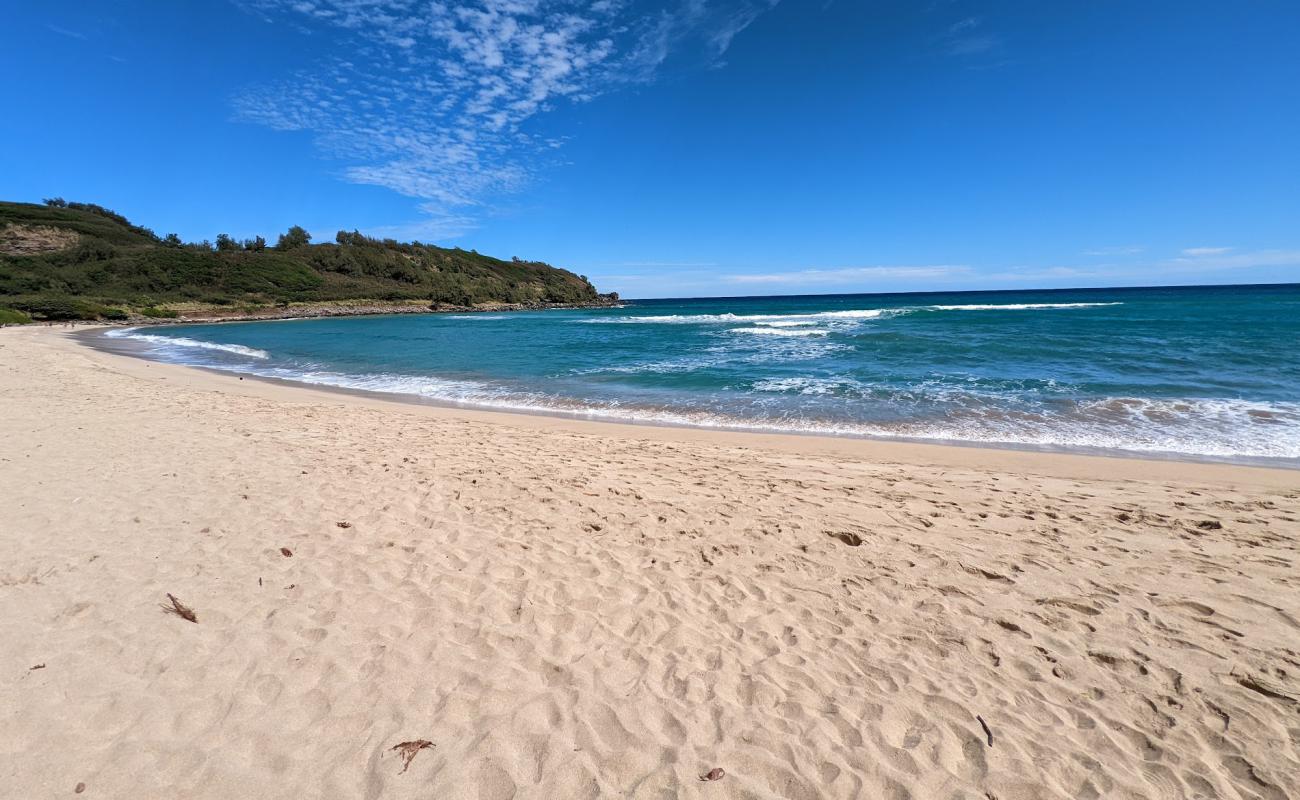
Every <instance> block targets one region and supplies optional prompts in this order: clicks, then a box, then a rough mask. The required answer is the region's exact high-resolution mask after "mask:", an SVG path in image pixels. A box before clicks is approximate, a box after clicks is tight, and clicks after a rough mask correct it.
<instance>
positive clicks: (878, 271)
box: [721, 264, 970, 286]
mask: <svg viewBox="0 0 1300 800" xmlns="http://www.w3.org/2000/svg"><path fill="white" fill-rule="evenodd" d="M969 272H970V267H968V266H965V265H962V264H937V265H930V266H874V267H840V268H836V269H801V270H795V271H792V272H767V273H739V274H734V275H723V276H722V278H721V280H723V281H724V282H726V283H736V284H774V283H784V284H791V285H800V286H813V285H824V284H849V283H853V282H856V281H864V280H934V279H939V278H954V277H960V276H964V275H967V274H968V273H969Z"/></svg>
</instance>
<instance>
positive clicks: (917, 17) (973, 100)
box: [0, 0, 1300, 297]
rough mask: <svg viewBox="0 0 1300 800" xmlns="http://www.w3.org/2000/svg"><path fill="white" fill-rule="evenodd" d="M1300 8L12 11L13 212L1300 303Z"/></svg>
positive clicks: (821, 281)
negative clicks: (1285, 287) (1264, 288)
mask: <svg viewBox="0 0 1300 800" xmlns="http://www.w3.org/2000/svg"><path fill="white" fill-rule="evenodd" d="M1298 41H1300V4H1296V3H1295V2H1267V1H1266V0H1261V2H1251V3H1228V2H1200V1H1198V0H1179V1H1178V2H1137V3H1133V2H1117V1H1114V2H1107V1H1106V0H1087V1H1086V2H1084V1H1080V2H1070V1H1069V0H1059V1H1057V0H1054V1H1053V2H1041V0H1039V1H1035V2H984V3H974V2H960V1H959V0H915V1H914V2H906V1H904V0H893V1H892V2H885V1H882V2H867V1H866V0H857V1H854V2H851V1H850V0H802V1H801V0H660V1H659V2H628V1H627V0H605V1H604V2H590V3H576V2H567V1H566V0H477V1H476V2H465V3H434V2H427V0H418V1H417V0H238V1H237V2H232V0H208V2H197V1H196V2H185V3H173V2H142V1H141V0H122V1H121V2H115V3H111V4H109V3H102V2H78V1H77V0H68V1H67V2H59V3H47V2H39V3H38V2H27V1H24V0H19V2H17V3H11V4H8V9H7V15H6V21H5V24H4V25H3V26H0V74H4V75H5V76H6V79H5V80H4V81H3V82H0V84H2V88H0V97H3V100H4V108H5V109H6V113H5V114H3V115H0V197H3V198H4V199H15V200H28V201H39V200H40V199H41V198H44V197H50V196H62V197H65V198H68V199H75V200H84V201H91V202H99V203H102V204H104V205H107V206H109V207H111V208H114V209H116V210H118V211H120V212H122V213H125V214H127V215H128V216H129V217H131V218H132V219H133V220H136V221H138V222H140V223H141V224H145V225H149V226H150V227H153V228H154V229H156V230H158V231H159V232H160V233H163V232H171V231H175V232H177V233H179V234H181V235H182V236H183V237H184V238H186V239H195V240H197V239H205V238H207V239H211V238H215V236H216V234H217V233H221V232H226V233H230V234H232V235H234V236H236V237H248V236H252V235H255V234H262V235H266V236H268V237H272V238H273V236H274V234H275V233H277V232H278V231H281V230H283V229H285V228H286V227H288V226H289V225H292V224H301V225H303V226H305V227H307V228H308V229H309V230H311V231H312V232H313V233H314V234H316V235H317V236H318V237H324V238H331V237H332V235H333V232H334V231H336V230H338V229H339V228H348V229H351V228H360V229H361V230H363V231H366V232H369V233H375V234H380V235H391V236H396V237H398V238H403V239H410V238H416V239H420V240H423V241H432V242H436V243H439V244H447V245H457V246H461V247H465V248H475V249H477V250H479V251H480V252H484V253H490V254H493V255H499V256H502V257H509V256H512V255H518V256H521V257H526V258H536V259H542V260H546V261H549V262H551V263H554V264H557V265H560V266H565V267H569V268H571V269H574V270H575V271H578V272H582V273H585V274H587V275H589V276H590V277H591V278H592V279H593V281H594V282H596V284H597V285H598V286H599V287H600V288H601V289H604V290H617V291H620V292H622V293H624V294H625V295H627V296H631V297H664V296H703V295H744V294H793V293H821V292H841V291H906V290H925V289H975V288H980V289H999V288H1006V289H1015V288H1035V287H1065V286H1107V285H1144V284H1182V283H1245V282H1271V281H1297V280H1300V189H1298V188H1297V187H1300V146H1297V142H1300V48H1298V47H1297V46H1296V42H1298Z"/></svg>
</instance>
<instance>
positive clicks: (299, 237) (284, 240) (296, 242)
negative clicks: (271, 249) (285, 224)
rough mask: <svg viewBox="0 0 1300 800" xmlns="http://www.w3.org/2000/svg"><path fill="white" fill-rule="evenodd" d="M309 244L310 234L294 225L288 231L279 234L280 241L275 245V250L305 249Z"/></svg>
mask: <svg viewBox="0 0 1300 800" xmlns="http://www.w3.org/2000/svg"><path fill="white" fill-rule="evenodd" d="M310 243H311V234H310V233H308V232H307V231H306V230H305V229H304V228H302V227H301V226H298V225H294V226H293V227H292V228H290V229H289V230H288V231H286V232H284V233H282V234H280V240H279V241H277V242H276V243H275V249H276V250H292V249H293V248H295V247H305V246H306V245H308V244H310Z"/></svg>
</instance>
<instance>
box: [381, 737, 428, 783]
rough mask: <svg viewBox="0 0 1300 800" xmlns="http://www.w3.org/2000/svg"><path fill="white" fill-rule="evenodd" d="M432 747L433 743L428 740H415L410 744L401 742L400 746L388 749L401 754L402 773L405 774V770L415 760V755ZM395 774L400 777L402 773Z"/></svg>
mask: <svg viewBox="0 0 1300 800" xmlns="http://www.w3.org/2000/svg"><path fill="white" fill-rule="evenodd" d="M433 746H434V744H433V742H431V741H429V740H428V739H416V740H414V741H411V742H402V743H401V744H395V745H393V746H392V747H391V748H389V749H391V750H396V751H398V752H399V753H401V754H402V772H406V770H407V768H408V767H410V766H411V761H412V760H413V759H414V758H415V756H416V754H418V753H419V752H420V751H421V750H423V749H424V748H426V747H433ZM397 774H398V775H401V774H402V773H401V772H399V773H397Z"/></svg>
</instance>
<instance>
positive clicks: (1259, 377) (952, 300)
mask: <svg viewBox="0 0 1300 800" xmlns="http://www.w3.org/2000/svg"><path fill="white" fill-rule="evenodd" d="M108 335H109V336H112V337H114V338H116V339H117V340H118V342H119V343H120V344H125V343H128V342H129V343H130V344H131V345H132V346H134V347H135V348H138V349H139V350H141V351H143V353H144V354H146V355H148V356H150V357H154V358H160V359H165V360H168V361H176V362H181V363H186V364H193V365H199V366H205V367H212V368H217V369H222V370H230V371H234V372H241V373H251V374H255V375H261V376H267V377H274V378H282V379H288V380H296V381H304V382H308V383H314V384H326V385H332V386H339V387H346V388H351V389H363V390H371V391H379V392H390V393H397V394H402V395H408V396H411V397H415V398H424V399H427V400H431V401H437V402H443V403H458V404H466V405H473V406H485V407H493V408H507V409H519V410H535V411H545V412H550V413H564V414H573V415H577V416H583V417H593V418H601V419H622V420H641V421H654V422H662V423H671V424H686V425H704V426H711V427H736V428H750V429H760V430H773V431H791V432H806V433H823V434H837V435H857V436H882V437H904V438H911V439H923V440H946V441H958V442H979V443H997V444H1007V445H1018V446H1029V447H1035V448H1048V449H1083V450H1093V449H1102V450H1107V451H1114V450H1121V451H1133V452H1141V453H1148V454H1151V453H1165V454H1170V455H1175V456H1183V457H1188V456H1190V457H1209V458H1220V459H1231V460H1248V461H1250V460H1262V459H1267V460H1269V461H1271V462H1273V463H1285V464H1286V465H1288V466H1295V465H1300V285H1287V286H1255V287H1245V286H1243V287H1191V288H1167V289H1104V290H1077V291H1075V290H1072V291H1050V292H963V293H951V294H912V295H900V294H891V295H836V296H802V297H764V298H734V299H717V298H713V299H700V300H651V301H629V302H628V303H626V304H625V305H624V306H622V307H619V308H611V309H592V310H573V311H569V310H564V311H545V312H519V313H481V314H439V315H414V316H412V315H405V316H386V317H353V318H341V319H314V320H299V321H289V322H253V323H236V324H221V325H193V326H176V327H156V328H136V329H124V330H116V331H113V332H111V333H110V334H108ZM1277 459H1282V460H1286V462H1294V463H1286V462H1275V461H1274V460H1277Z"/></svg>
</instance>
